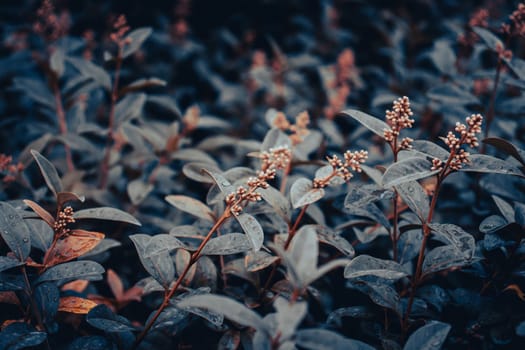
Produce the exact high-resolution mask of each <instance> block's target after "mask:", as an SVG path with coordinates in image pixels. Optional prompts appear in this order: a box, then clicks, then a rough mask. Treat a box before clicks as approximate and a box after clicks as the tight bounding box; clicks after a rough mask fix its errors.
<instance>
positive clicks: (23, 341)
mask: <svg viewBox="0 0 525 350" xmlns="http://www.w3.org/2000/svg"><path fill="white" fill-rule="evenodd" d="M46 338H47V334H46V333H45V332H37V330H36V329H35V328H34V327H33V326H30V325H28V324H27V323H22V322H15V323H11V324H10V325H9V326H7V327H5V328H4V329H3V330H2V333H1V336H0V349H2V350H4V349H5V350H19V349H24V348H28V347H32V346H37V345H40V344H42V343H43V342H44V341H45V340H46Z"/></svg>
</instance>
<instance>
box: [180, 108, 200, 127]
mask: <svg viewBox="0 0 525 350" xmlns="http://www.w3.org/2000/svg"><path fill="white" fill-rule="evenodd" d="M200 115H201V110H200V108H199V107H198V106H191V107H190V108H188V109H187V110H186V113H184V116H183V117H182V123H183V124H184V127H185V128H186V130H187V131H188V132H190V131H193V130H195V129H196V128H197V126H198V125H199V120H200Z"/></svg>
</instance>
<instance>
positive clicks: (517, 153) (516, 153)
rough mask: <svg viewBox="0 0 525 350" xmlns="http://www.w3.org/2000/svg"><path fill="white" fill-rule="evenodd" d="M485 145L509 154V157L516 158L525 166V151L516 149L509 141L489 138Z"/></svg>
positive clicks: (485, 140) (484, 141)
mask: <svg viewBox="0 0 525 350" xmlns="http://www.w3.org/2000/svg"><path fill="white" fill-rule="evenodd" d="M483 143H486V144H487V145H491V146H494V147H496V148H497V149H499V150H500V151H502V152H505V153H507V154H508V155H509V156H512V157H514V158H515V159H516V160H518V161H519V162H520V163H521V164H522V165H525V151H524V150H522V149H520V148H518V147H516V146H515V145H513V144H512V143H510V142H509V141H507V140H504V139H501V138H499V137H489V138H486V139H484V140H483Z"/></svg>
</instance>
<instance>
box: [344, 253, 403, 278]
mask: <svg viewBox="0 0 525 350" xmlns="http://www.w3.org/2000/svg"><path fill="white" fill-rule="evenodd" d="M367 275H372V276H377V277H381V278H385V279H390V280H397V279H400V278H403V277H406V276H407V275H408V273H407V272H406V271H405V270H404V268H403V267H402V266H401V265H400V264H398V263H396V262H395V261H391V260H383V259H378V258H374V257H373V256H369V255H359V256H357V257H355V258H354V259H352V261H350V263H349V264H348V265H347V266H346V268H345V272H344V276H345V278H356V277H362V276H367Z"/></svg>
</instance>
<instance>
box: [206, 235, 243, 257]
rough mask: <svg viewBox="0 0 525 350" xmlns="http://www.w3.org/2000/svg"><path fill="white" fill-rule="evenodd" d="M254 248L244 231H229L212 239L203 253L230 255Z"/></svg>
mask: <svg viewBox="0 0 525 350" xmlns="http://www.w3.org/2000/svg"><path fill="white" fill-rule="evenodd" d="M250 249H252V244H251V242H250V241H249V240H248V238H247V237H246V235H244V234H242V233H228V234H226V235H222V236H219V237H216V238H212V239H210V241H209V242H208V243H207V244H206V245H205V246H204V249H203V250H202V254H203V255H230V254H238V253H244V252H247V251H249V250H250Z"/></svg>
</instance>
